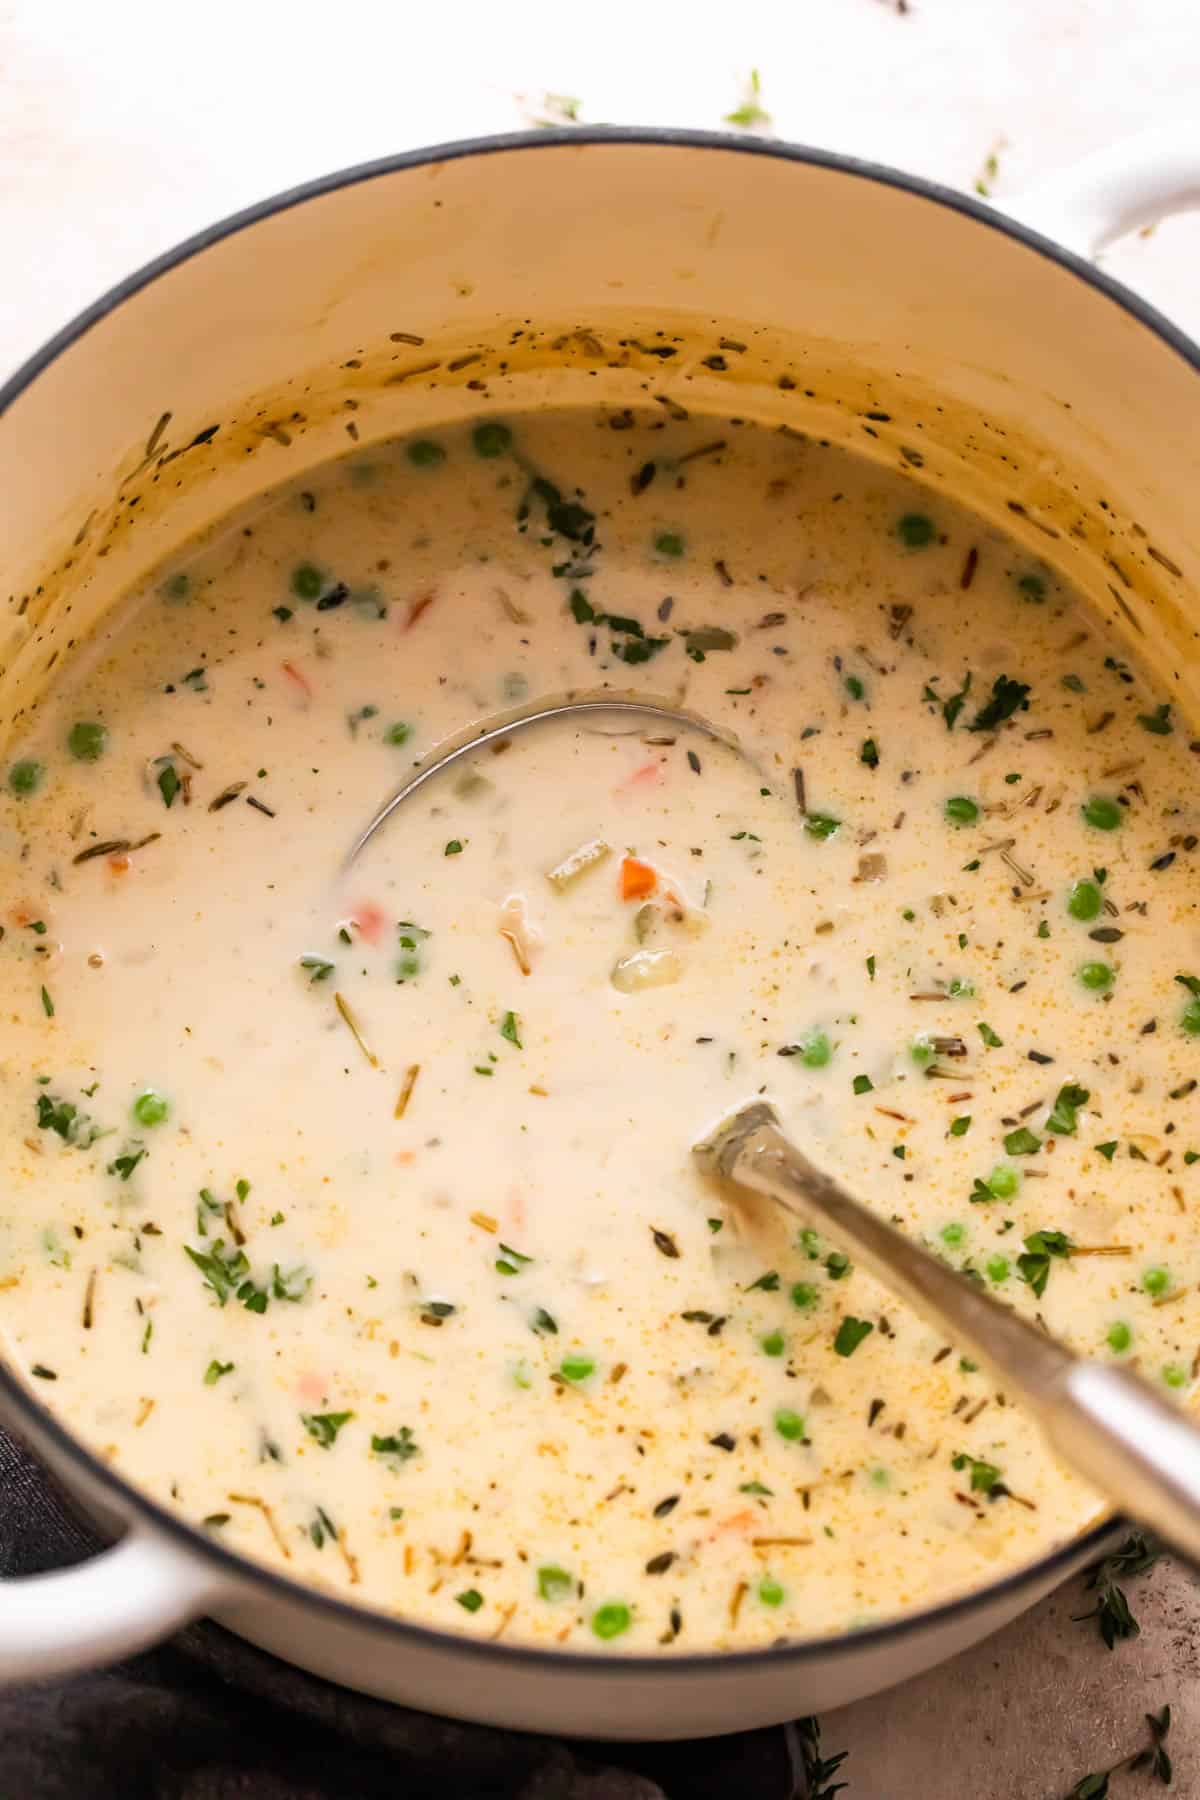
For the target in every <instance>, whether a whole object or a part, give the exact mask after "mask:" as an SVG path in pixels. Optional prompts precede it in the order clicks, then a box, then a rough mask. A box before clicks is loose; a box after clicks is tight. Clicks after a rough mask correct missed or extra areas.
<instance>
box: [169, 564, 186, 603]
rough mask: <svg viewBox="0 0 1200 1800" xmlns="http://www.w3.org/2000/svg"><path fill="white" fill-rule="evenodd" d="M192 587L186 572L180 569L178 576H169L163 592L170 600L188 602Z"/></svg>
mask: <svg viewBox="0 0 1200 1800" xmlns="http://www.w3.org/2000/svg"><path fill="white" fill-rule="evenodd" d="M190 586H191V582H190V581H189V580H188V577H187V573H186V571H185V570H183V569H180V570H179V571H178V572H177V573H176V574H174V575H168V577H167V579H166V581H164V582H163V586H162V591H163V593H164V594H165V595H166V597H167V599H168V600H186V599H187V592H188V589H189V587H190Z"/></svg>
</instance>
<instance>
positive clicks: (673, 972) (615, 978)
mask: <svg viewBox="0 0 1200 1800" xmlns="http://www.w3.org/2000/svg"><path fill="white" fill-rule="evenodd" d="M682 974H683V964H682V963H681V962H680V960H679V958H678V957H677V956H676V954H675V952H674V951H673V950H635V951H633V953H632V954H631V955H629V956H623V957H622V958H621V960H620V961H619V962H618V963H616V964H615V965H614V967H613V972H612V975H611V976H610V980H611V981H612V984H613V986H614V987H615V988H616V990H617V992H618V993H621V994H638V993H640V992H641V991H642V989H643V988H654V987H669V986H670V984H671V983H672V982H673V981H678V980H679V977H680V976H681V975H682Z"/></svg>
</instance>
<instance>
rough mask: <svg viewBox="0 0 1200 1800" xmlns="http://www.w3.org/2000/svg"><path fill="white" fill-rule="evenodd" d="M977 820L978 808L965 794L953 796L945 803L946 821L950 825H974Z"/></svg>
mask: <svg viewBox="0 0 1200 1800" xmlns="http://www.w3.org/2000/svg"><path fill="white" fill-rule="evenodd" d="M978 819H979V807H978V805H977V803H976V802H975V801H974V800H969V799H968V798H967V796H966V795H965V794H953V795H951V797H950V799H949V800H947V802H946V820H947V823H948V824H950V825H974V824H976V823H977V821H978Z"/></svg>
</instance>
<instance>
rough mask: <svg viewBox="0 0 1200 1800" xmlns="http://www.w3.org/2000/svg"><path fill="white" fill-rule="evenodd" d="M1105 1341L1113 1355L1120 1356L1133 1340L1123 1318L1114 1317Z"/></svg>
mask: <svg viewBox="0 0 1200 1800" xmlns="http://www.w3.org/2000/svg"><path fill="white" fill-rule="evenodd" d="M1105 1341H1106V1343H1107V1344H1108V1347H1109V1349H1110V1350H1111V1351H1113V1352H1114V1354H1115V1355H1117V1356H1122V1355H1124V1353H1125V1351H1126V1350H1128V1348H1129V1346H1130V1344H1132V1342H1133V1333H1132V1331H1131V1330H1130V1329H1129V1327H1128V1325H1127V1324H1126V1323H1125V1321H1124V1319H1115V1320H1114V1321H1113V1323H1112V1324H1111V1325H1110V1326H1109V1328H1108V1332H1107V1334H1106V1338H1105Z"/></svg>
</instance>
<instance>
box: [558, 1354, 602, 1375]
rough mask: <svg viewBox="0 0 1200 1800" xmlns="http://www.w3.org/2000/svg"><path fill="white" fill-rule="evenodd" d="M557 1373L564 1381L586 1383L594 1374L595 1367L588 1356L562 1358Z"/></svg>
mask: <svg viewBox="0 0 1200 1800" xmlns="http://www.w3.org/2000/svg"><path fill="white" fill-rule="evenodd" d="M558 1372H559V1374H560V1375H561V1376H562V1378H563V1380H564V1381H586V1380H587V1378H588V1376H589V1375H594V1374H595V1373H596V1365H595V1363H594V1362H593V1361H592V1358H591V1357H590V1356H564V1357H563V1359H562V1362H561V1364H560V1365H559V1370H558Z"/></svg>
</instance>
